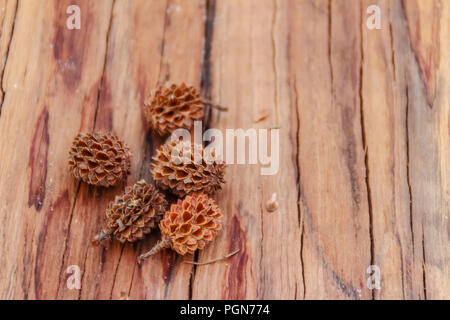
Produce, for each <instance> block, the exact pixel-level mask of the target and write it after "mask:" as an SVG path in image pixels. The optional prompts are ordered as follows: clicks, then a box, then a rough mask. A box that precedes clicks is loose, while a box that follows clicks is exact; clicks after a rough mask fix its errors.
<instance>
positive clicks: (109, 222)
mask: <svg viewBox="0 0 450 320" xmlns="http://www.w3.org/2000/svg"><path fill="white" fill-rule="evenodd" d="M166 209H167V201H166V199H165V197H164V195H163V194H162V193H161V192H159V191H158V190H157V189H156V188H155V187H154V186H153V185H151V184H147V183H146V182H145V181H144V180H141V181H139V182H137V183H135V184H134V185H133V186H131V187H127V188H126V189H125V193H124V194H122V195H121V196H117V197H116V198H115V200H114V201H113V202H110V203H109V205H108V207H107V208H106V229H105V230H104V231H103V232H102V233H101V234H99V235H97V236H96V237H95V239H94V241H93V243H94V244H98V243H99V242H100V241H101V240H103V239H104V238H107V237H111V236H113V237H114V238H116V239H117V240H119V241H120V242H122V243H123V242H126V241H128V242H134V241H136V240H140V239H142V238H144V236H145V235H146V234H148V233H150V232H151V231H152V229H153V228H155V227H156V225H157V224H158V222H159V221H160V219H161V218H162V216H163V214H164V212H165V210H166Z"/></svg>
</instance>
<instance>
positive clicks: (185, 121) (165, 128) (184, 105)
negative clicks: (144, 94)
mask: <svg viewBox="0 0 450 320" xmlns="http://www.w3.org/2000/svg"><path fill="white" fill-rule="evenodd" d="M203 109H204V104H203V102H202V99H201V98H200V94H199V93H198V92H197V90H196V89H195V88H194V87H192V86H186V85H185V84H184V83H182V84H181V85H176V84H172V85H170V86H168V87H164V86H160V87H159V88H158V89H157V90H156V91H155V92H154V93H153V95H151V96H150V97H149V98H148V99H147V101H146V102H145V113H146V116H147V120H148V122H149V123H150V125H151V126H152V128H153V129H154V130H156V131H157V132H158V134H159V135H161V136H162V135H165V134H170V133H172V132H173V131H174V130H175V129H178V128H185V129H190V128H192V126H193V124H194V121H195V120H200V119H202V118H203V114H204V113H203Z"/></svg>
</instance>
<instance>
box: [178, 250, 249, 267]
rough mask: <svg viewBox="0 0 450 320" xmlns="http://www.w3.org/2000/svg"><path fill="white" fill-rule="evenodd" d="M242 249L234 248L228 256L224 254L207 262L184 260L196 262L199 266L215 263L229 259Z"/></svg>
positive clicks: (191, 262)
mask: <svg viewBox="0 0 450 320" xmlns="http://www.w3.org/2000/svg"><path fill="white" fill-rule="evenodd" d="M240 250H241V249H237V250H234V251H233V252H231V253H229V254H227V255H226V256H223V257H220V258H217V259H213V260H209V261H205V262H196V261H186V260H184V261H183V262H184V263H190V264H195V265H197V266H202V265H205V264H210V263H214V262H217V261H222V260H225V259H228V258H229V257H232V256H234V255H235V254H236V253H238V252H239V251H240Z"/></svg>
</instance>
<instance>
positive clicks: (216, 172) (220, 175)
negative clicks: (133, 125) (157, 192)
mask: <svg viewBox="0 0 450 320" xmlns="http://www.w3.org/2000/svg"><path fill="white" fill-rule="evenodd" d="M195 154H197V158H198V159H199V161H198V162H197V163H196V161H195V160H196V157H195ZM205 160H206V155H205V153H204V149H203V148H202V146H200V145H197V144H191V143H190V142H187V141H186V142H184V141H170V142H168V143H166V144H163V145H162V146H161V147H160V148H159V149H158V150H157V151H156V155H155V156H154V157H153V162H152V164H151V169H150V170H151V172H152V174H153V178H154V180H155V181H156V183H157V184H158V186H159V187H161V188H162V189H164V190H167V189H169V190H171V191H172V193H174V194H176V195H178V196H180V197H184V196H185V195H187V194H191V193H194V192H202V193H206V194H213V193H214V192H215V191H216V190H218V189H220V188H221V184H222V183H224V182H225V180H224V169H225V164H223V163H216V162H212V163H207V162H206V161H205Z"/></svg>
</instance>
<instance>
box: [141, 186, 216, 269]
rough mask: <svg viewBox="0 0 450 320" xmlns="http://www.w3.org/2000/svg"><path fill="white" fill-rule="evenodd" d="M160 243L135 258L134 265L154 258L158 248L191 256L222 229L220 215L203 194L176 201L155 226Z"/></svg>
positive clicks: (210, 200)
mask: <svg viewBox="0 0 450 320" xmlns="http://www.w3.org/2000/svg"><path fill="white" fill-rule="evenodd" d="M159 228H160V230H161V235H162V239H161V241H160V242H159V243H158V244H157V245H156V246H155V247H154V248H153V249H152V250H150V251H149V252H147V253H145V254H143V255H141V256H139V258H138V261H141V260H144V259H146V258H147V257H149V256H151V255H153V254H155V253H156V252H158V251H159V250H161V249H162V248H171V249H172V250H175V251H176V252H177V253H178V254H180V255H185V254H193V253H194V252H195V251H196V250H197V249H200V250H201V249H203V248H204V247H205V245H206V244H207V243H209V242H211V241H212V240H214V238H215V237H216V235H217V232H218V231H219V230H220V229H222V213H221V212H220V209H219V207H218V206H217V204H216V203H215V201H214V200H213V199H211V198H209V197H208V196H207V195H206V194H197V193H196V194H193V195H191V196H187V197H186V198H185V199H184V200H178V203H177V204H173V205H172V206H171V207H170V209H169V210H168V211H167V212H166V213H165V215H164V218H163V219H162V220H161V222H160V223H159Z"/></svg>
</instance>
